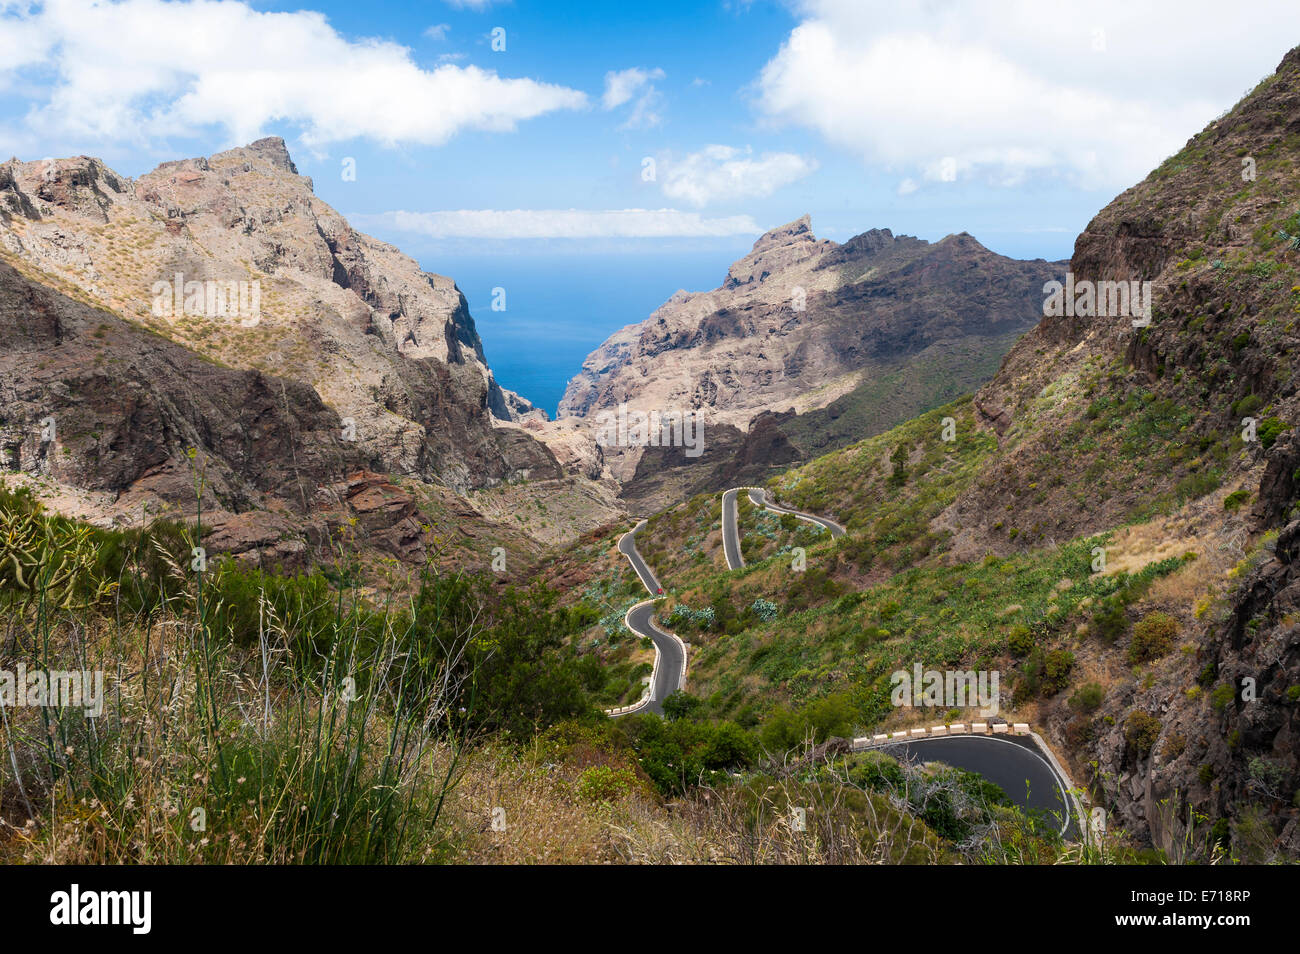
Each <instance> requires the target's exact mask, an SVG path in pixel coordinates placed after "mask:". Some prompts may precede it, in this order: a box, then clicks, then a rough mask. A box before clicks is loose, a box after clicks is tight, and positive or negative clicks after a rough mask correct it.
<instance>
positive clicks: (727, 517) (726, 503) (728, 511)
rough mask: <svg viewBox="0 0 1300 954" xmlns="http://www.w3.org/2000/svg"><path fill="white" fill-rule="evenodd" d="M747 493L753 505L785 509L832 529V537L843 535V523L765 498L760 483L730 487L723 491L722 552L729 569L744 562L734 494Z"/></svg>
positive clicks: (780, 511) (738, 566)
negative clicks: (757, 484)
mask: <svg viewBox="0 0 1300 954" xmlns="http://www.w3.org/2000/svg"><path fill="white" fill-rule="evenodd" d="M742 490H743V491H745V492H747V493H748V494H749V502H750V503H752V504H753V505H754V506H756V507H763V508H765V509H767V510H771V511H772V512H773V513H788V514H790V516H792V517H797V518H799V519H800V520H805V521H807V522H808V523H813V524H816V525H817V526H819V527H822V528H824V529H826V530H829V531H830V532H831V538H832V539H837V538H839V537H842V536H844V527H843V526H841V525H840V524H838V523H836V522H835V521H834V520H831V519H830V518H829V517H819V516H817V515H816V514H814V513H804V512H803V511H802V510H794V509H792V508H790V507H782V506H781V505H780V504H777V503H774V502H773V501H771V500H769V499H768V496H767V491H766V490H765V489H764V488H762V487H732V488H731V489H730V490H728V491H726V492H725V493H723V495H722V553H723V556H725V557H726V558H727V569H728V570H739V569H741V568H743V567H744V565H745V557H744V554H742V553H741V550H740V529H739V526H738V515H737V505H736V497H737V495H738V494H739V493H740V492H741V491H742Z"/></svg>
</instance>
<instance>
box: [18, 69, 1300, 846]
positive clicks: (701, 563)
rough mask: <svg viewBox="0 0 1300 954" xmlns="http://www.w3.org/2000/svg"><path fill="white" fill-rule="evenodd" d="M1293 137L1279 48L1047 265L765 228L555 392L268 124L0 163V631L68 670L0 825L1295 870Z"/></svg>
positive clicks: (49, 834)
mask: <svg viewBox="0 0 1300 954" xmlns="http://www.w3.org/2000/svg"><path fill="white" fill-rule="evenodd" d="M1246 156H1248V157H1249V158H1250V159H1251V160H1252V161H1251V164H1250V167H1249V168H1250V170H1251V172H1252V177H1250V178H1246V177H1244V176H1243V175H1242V169H1243V168H1244V167H1243V165H1242V158H1243V157H1246ZM1298 164H1300V48H1297V49H1296V50H1292V51H1291V52H1290V53H1288V54H1287V55H1286V56H1285V58H1284V59H1283V60H1282V61H1281V63H1280V64H1279V65H1278V67H1277V69H1276V70H1275V72H1273V73H1272V74H1270V75H1269V76H1268V77H1267V78H1265V79H1264V80H1263V81H1262V82H1260V83H1259V84H1258V85H1257V86H1256V87H1254V88H1253V89H1252V90H1251V91H1250V92H1249V93H1247V94H1246V96H1245V97H1244V98H1243V99H1242V100H1241V101H1240V102H1239V103H1237V105H1236V106H1235V107H1233V108H1232V109H1230V110H1228V111H1226V112H1225V113H1224V114H1223V115H1221V116H1220V117H1219V118H1217V119H1215V120H1213V121H1212V122H1210V123H1209V124H1208V125H1206V126H1205V127H1204V128H1203V129H1202V130H1201V131H1200V132H1198V133H1197V134H1196V135H1194V136H1192V137H1191V138H1190V139H1189V140H1188V141H1187V143H1186V145H1185V146H1184V147H1183V148H1181V149H1180V150H1178V151H1177V152H1176V153H1175V154H1173V155H1171V156H1169V158H1168V159H1166V160H1165V161H1163V162H1162V163H1161V164H1160V165H1159V166H1158V167H1156V168H1155V169H1153V170H1152V171H1150V173H1149V174H1148V175H1146V176H1145V177H1144V178H1142V179H1141V181H1139V182H1137V183H1136V184H1134V185H1132V186H1131V187H1129V188H1127V189H1125V190H1124V191H1123V192H1121V193H1120V194H1119V195H1117V196H1115V197H1114V198H1113V200H1111V201H1109V202H1108V203H1107V204H1106V205H1105V206H1104V207H1103V208H1101V209H1100V211H1098V212H1097V214H1096V216H1095V217H1094V218H1093V219H1092V220H1091V221H1090V222H1089V223H1088V225H1087V227H1086V228H1085V229H1084V230H1083V231H1082V232H1081V233H1080V234H1079V235H1078V237H1077V239H1076V241H1075V244H1074V251H1073V255H1072V256H1071V258H1070V259H1069V260H1068V261H1047V260H1045V259H1041V258H1040V259H1032V260H1021V259H1014V258H1010V257H1007V256H1003V255H1000V254H997V253H995V252H993V251H991V250H990V249H989V248H986V247H985V246H984V245H982V244H981V243H980V242H979V241H978V240H977V239H976V238H975V237H974V236H972V235H971V234H969V233H967V232H964V231H963V232H957V233H954V234H948V235H946V236H945V237H943V238H941V239H939V240H937V241H933V242H931V241H926V240H923V239H920V238H915V237H912V236H907V235H894V234H893V232H891V231H890V230H889V229H885V228H878V227H876V228H870V229H869V230H867V231H864V232H860V233H858V234H856V235H854V236H853V237H851V238H848V239H847V240H846V241H844V242H836V241H832V240H828V239H819V238H817V237H816V235H815V234H814V232H813V225H812V219H811V217H810V216H809V215H803V216H801V217H799V218H797V219H794V220H792V221H790V222H787V223H786V224H784V225H779V226H777V227H775V228H770V229H768V230H766V231H764V232H762V233H761V234H760V235H759V237H758V238H757V239H756V240H755V241H754V242H753V245H752V248H751V250H750V251H749V253H747V254H746V255H744V256H743V257H741V258H740V259H738V260H737V261H735V262H734V263H733V264H732V265H731V266H730V268H729V269H728V270H727V272H726V274H725V275H724V276H723V277H722V280H721V282H720V284H719V285H718V287H716V288H714V289H712V290H708V291H703V292H688V291H685V290H682V291H679V292H677V293H676V294H674V295H672V296H671V297H670V298H669V299H668V300H667V301H666V302H664V304H663V305H662V306H660V307H659V308H658V309H656V310H655V311H654V312H653V313H651V314H650V315H649V316H648V317H646V318H645V319H644V320H643V321H641V322H639V323H636V324H632V325H628V326H627V327H625V328H623V329H622V330H620V331H618V332H616V333H615V334H614V335H612V336H610V337H609V338H608V339H607V340H606V341H605V342H604V343H603V344H601V345H600V346H599V347H598V348H597V349H596V350H595V351H593V352H592V353H591V354H590V355H589V356H588V357H587V359H586V360H585V362H584V363H583V365H582V367H581V368H580V369H578V370H577V373H576V374H575V375H574V377H573V378H572V379H571V380H570V382H569V384H568V387H567V389H566V391H565V394H564V397H563V400H562V401H561V404H560V409H559V414H558V415H557V419H555V420H550V419H549V418H548V417H547V415H546V414H545V413H544V412H543V411H541V410H539V409H538V408H536V407H534V406H533V405H532V404H531V403H530V401H529V400H528V397H527V396H526V395H519V394H515V393H513V392H511V391H509V390H506V389H504V388H502V387H501V386H500V385H499V384H498V383H497V381H496V378H495V376H494V373H493V371H492V369H491V367H490V365H489V363H488V358H487V355H486V353H485V349H484V347H483V344H482V341H481V339H480V337H479V334H478V331H477V329H476V326H475V322H474V318H473V317H472V316H471V314H470V311H469V306H468V302H467V300H466V298H465V296H464V294H463V293H462V291H461V289H460V287H459V286H458V285H457V284H456V281H455V280H454V279H453V278H452V277H448V276H444V275H440V274H435V273H433V272H429V271H426V270H425V269H424V268H423V267H422V266H421V265H420V264H418V263H417V262H416V260H415V259H414V258H411V257H410V256H408V255H406V254H404V253H403V252H401V251H399V250H398V249H397V248H396V247H394V246H392V245H390V244H388V243H386V242H384V241H381V240H379V239H377V238H373V237H371V236H369V235H366V234H364V233H362V232H360V231H357V230H356V229H354V228H353V227H352V226H351V225H349V223H348V221H347V220H346V219H345V218H344V217H343V216H342V215H341V214H340V213H338V212H337V211H335V210H334V209H333V208H331V207H330V206H329V205H327V204H326V203H325V202H324V201H323V200H322V199H321V198H319V197H318V196H317V194H316V191H315V184H314V182H313V180H312V179H311V178H310V177H308V176H304V175H301V174H300V173H299V169H298V166H297V165H296V164H295V161H294V159H293V158H292V157H291V156H290V153H289V149H288V146H287V145H286V143H285V141H284V140H283V139H281V138H279V137H274V136H272V137H265V138H259V139H256V140H254V141H252V142H251V143H249V144H248V145H246V146H242V147H236V148H233V149H228V150H224V151H220V152H217V153H214V154H212V155H210V156H207V157H195V158H189V159H183V160H177V161H168V162H164V163H162V164H161V165H159V166H158V167H157V168H156V169H154V170H153V171H151V172H148V173H146V174H144V175H142V176H140V177H138V178H131V177H127V176H124V175H121V174H119V173H117V172H115V171H113V170H112V169H111V168H109V167H108V165H106V164H105V163H104V162H103V161H101V160H99V159H95V158H91V157H89V156H75V157H71V158H66V159H46V160H38V161H19V160H17V159H13V160H10V161H8V162H5V163H3V164H0V337H2V338H3V341H4V344H3V347H2V348H0V445H2V448H3V463H4V466H5V472H4V473H3V479H2V480H0V610H2V613H3V615H2V619H3V627H4V628H3V631H2V632H0V656H2V657H3V661H4V663H5V665H4V666H3V667H0V669H4V670H5V671H8V670H10V669H15V671H16V666H17V665H21V666H23V667H24V670H23V671H27V667H38V668H45V669H49V670H51V671H59V672H64V671H67V672H74V671H75V672H90V671H93V672H97V673H99V674H100V675H101V676H102V677H103V678H104V681H105V685H106V687H107V688H106V692H107V696H106V698H107V699H109V700H110V702H109V704H108V705H107V707H106V709H105V710H104V711H103V713H102V717H101V714H100V713H97V714H96V717H95V720H94V721H91V720H89V719H87V718H82V717H81V715H80V714H79V713H73V712H71V711H67V708H66V707H58V706H52V707H49V706H47V707H41V706H39V705H29V704H27V703H26V702H25V701H24V702H23V703H19V702H17V701H12V702H11V701H9V700H8V699H7V698H6V697H5V695H4V693H5V689H4V686H3V685H0V709H3V711H4V712H5V714H6V719H5V722H4V724H3V726H0V728H2V729H3V732H2V733H0V738H2V739H3V748H4V755H5V761H6V763H7V764H6V767H5V768H4V769H3V774H0V822H2V824H0V858H3V859H4V860H5V861H7V862H12V863H64V864H69V863H70V864H87V863H92V864H123V863H125V864H152V863H167V864H181V863H204V864H214V865H220V864H232V863H233V864H263V863H271V864H304V863H313V864H314V863H321V864H335V863H347V864H376V863H393V864H397V863H402V864H406V863H423V862H439V863H449V864H455V863H487V862H507V863H525V862H537V863H634V862H636V863H641V862H645V863H678V862H683V863H685V862H689V863H757V862H762V863H767V862H774V863H775V862H783V863H831V864H838V863H848V862H854V863H858V862H861V863H874V864H917V865H934V864H954V865H955V864H971V863H977V864H999V865H1004V864H1071V865H1074V864H1080V865H1102V864H1105V865H1111V864H1137V863H1144V864H1145V863H1151V864H1168V863H1173V864H1195V865H1211V864H1212V865H1218V864H1228V863H1241V864H1274V863H1294V862H1295V861H1296V860H1297V859H1300V790H1298V788H1297V786H1298V785H1300V580H1298V579H1297V576H1298V575H1300V571H1298V570H1297V567H1300V437H1298V436H1297V430H1296V425H1297V423H1300V390H1298V389H1300V379H1297V377H1296V360H1297V356H1298V355H1300V179H1297V176H1296V172H1297V166H1298ZM757 231H758V230H757V229H756V230H755V232H757ZM10 663H13V664H14V665H13V666H11V665H10ZM927 672H934V673H948V674H960V676H961V678H962V679H964V680H966V681H967V682H968V683H969V684H970V685H971V686H978V687H980V694H981V695H980V698H979V699H978V700H976V701H972V699H970V698H968V697H967V696H966V694H965V693H963V695H962V697H961V701H953V700H952V699H950V698H948V697H946V696H943V695H929V694H925V693H921V692H916V693H911V692H904V693H898V692H895V691H894V690H895V688H896V686H897V685H898V684H899V682H900V679H899V678H897V677H898V675H899V674H900V673H901V674H903V676H904V677H906V678H908V679H911V678H912V677H911V676H910V674H912V673H916V674H918V675H919V674H922V673H927ZM990 687H992V688H991V689H990ZM990 692H991V693H992V694H993V695H992V698H985V697H987V696H988V695H989V693H990ZM14 698H15V700H16V699H17V696H15V697H14ZM23 698H24V700H25V699H26V696H24V697H23ZM976 702H978V704H976ZM194 808H199V809H201V810H202V812H203V816H204V818H205V819H206V821H205V824H206V825H209V826H210V827H208V828H204V829H203V831H204V832H205V834H204V835H203V836H202V837H193V836H194V834H195V833H196V832H198V831H199V829H197V828H194V827H192V825H191V824H190V821H189V819H190V814H191V812H192V810H193V809H194ZM805 836H808V837H805Z"/></svg>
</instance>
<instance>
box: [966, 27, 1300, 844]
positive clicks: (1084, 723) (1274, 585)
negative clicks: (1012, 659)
mask: <svg viewBox="0 0 1300 954" xmlns="http://www.w3.org/2000/svg"><path fill="white" fill-rule="evenodd" d="M1297 173H1300V49H1297V50H1293V51H1292V52H1291V53H1290V54H1288V55H1287V57H1286V58H1285V59H1284V60H1283V61H1282V63H1281V65H1280V66H1279V67H1278V69H1277V71H1276V73H1275V74H1274V75H1273V76H1271V77H1269V78H1268V79H1266V80H1265V81H1263V82H1262V83H1261V84H1260V85H1259V86H1258V87H1257V88H1256V89H1255V90H1254V91H1252V92H1251V93H1250V94H1249V95H1248V96H1247V97H1246V98H1245V99H1244V100H1242V102H1241V103H1239V104H1238V105H1237V107H1236V108H1234V109H1233V110H1232V111H1230V112H1229V113H1228V114H1226V115H1225V116H1223V117H1221V118H1219V119H1218V120H1216V121H1214V122H1213V123H1211V124H1210V125H1209V126H1207V127H1206V128H1205V129H1204V130H1203V131H1202V132H1201V133H1199V134H1198V135H1196V136H1195V137H1193V138H1192V139H1191V140H1189V142H1188V143H1187V145H1186V146H1185V147H1184V148H1183V149H1182V150H1181V151H1180V152H1179V153H1178V154H1176V155H1174V156H1172V157H1170V158H1169V159H1168V160H1166V161H1165V162H1164V163H1163V164H1162V165H1161V166H1160V167H1159V168H1157V169H1156V170H1155V171H1153V172H1152V173H1151V174H1150V175H1149V176H1148V177H1147V178H1146V179H1145V180H1144V181H1142V182H1141V183H1139V184H1137V185H1136V186H1134V187H1133V188H1131V189H1129V190H1127V191H1126V192H1124V193H1123V194H1121V195H1120V196H1118V197H1117V198H1116V199H1115V200H1114V201H1113V202H1111V203H1110V204H1109V205H1108V206H1107V207H1106V208H1105V209H1103V210H1102V211H1101V212H1100V213H1098V215H1097V216H1096V217H1095V218H1094V219H1093V221H1092V222H1091V223H1090V224H1089V225H1088V227H1087V229H1086V230H1085V231H1084V232H1083V233H1082V234H1081V235H1080V236H1079V238H1078V240H1077V242H1076V244H1075V251H1074V256H1073V258H1072V260H1071V262H1070V272H1071V273H1072V275H1073V280H1074V282H1075V283H1076V286H1077V287H1078V286H1081V285H1082V284H1083V283H1087V282H1093V283H1100V282H1134V281H1136V282H1150V287H1151V306H1152V307H1151V309H1150V312H1151V313H1150V324H1149V325H1148V326H1146V327H1134V324H1133V321H1132V319H1131V317H1130V316H1126V315H1115V314H1113V313H1112V314H1095V313H1094V314H1078V313H1077V314H1075V315H1073V316H1069V315H1065V314H1061V315H1055V316H1052V317H1047V318H1044V319H1043V320H1042V322H1041V323H1040V324H1039V325H1038V326H1037V327H1036V328H1035V329H1034V330H1033V331H1032V332H1030V333H1029V334H1027V335H1025V336H1024V337H1023V338H1022V339H1021V340H1020V342H1019V343H1018V344H1017V345H1016V347H1015V348H1014V349H1012V351H1011V353H1010V354H1009V355H1008V356H1007V358H1006V361H1005V362H1004V364H1003V367H1002V369H1001V371H1000V372H999V373H998V375H997V376H996V377H995V378H994V379H993V380H992V381H991V382H990V383H989V384H988V385H987V386H986V387H984V388H983V389H981V390H980V391H979V392H978V394H977V395H976V399H975V403H976V406H977V409H978V412H979V414H980V416H981V419H982V422H983V424H984V425H985V426H986V427H988V428H989V429H990V430H991V431H993V432H995V433H996V434H997V436H998V441H999V451H998V454H997V456H996V458H995V459H994V460H993V461H991V462H990V463H989V464H988V465H987V466H986V467H985V468H984V469H983V472H982V474H981V476H980V478H979V479H978V480H977V481H975V482H974V483H973V484H972V486H970V488H969V489H968V490H967V491H965V492H964V493H963V494H962V495H961V496H960V497H959V498H958V500H957V501H956V502H955V503H954V504H953V506H952V507H951V508H950V509H949V510H948V511H947V512H946V513H945V515H944V517H943V519H942V521H941V523H942V525H943V527H944V528H945V529H948V530H950V531H952V533H953V538H952V544H953V546H952V551H953V553H954V555H955V556H957V557H958V558H962V559H969V558H978V557H981V556H983V555H984V554H986V553H988V552H989V551H990V550H992V551H994V552H1006V551H1009V550H1024V549H1028V548H1033V547H1039V546H1045V545H1046V546H1050V545H1051V544H1052V542H1053V541H1063V540H1066V539H1070V538H1072V537H1077V536H1080V535H1090V534H1093V533H1100V532H1106V531H1113V532H1119V531H1116V530H1115V528H1117V527H1120V526H1122V525H1123V524H1126V523H1133V524H1143V525H1144V526H1143V529H1141V530H1137V531H1134V532H1133V533H1131V534H1128V539H1129V540H1133V539H1138V538H1140V539H1143V540H1145V541H1146V542H1145V543H1144V546H1145V548H1146V549H1147V551H1148V552H1156V551H1161V552H1178V553H1181V552H1182V551H1183V550H1188V551H1192V552H1195V553H1197V554H1198V556H1197V560H1196V561H1195V563H1194V564H1193V566H1194V567H1197V569H1195V570H1194V571H1193V570H1189V571H1188V572H1187V574H1186V575H1185V582H1184V583H1181V584H1179V586H1173V585H1171V586H1169V587H1166V588H1163V589H1160V588H1157V589H1156V590H1154V591H1153V592H1154V593H1155V594H1156V595H1155V596H1154V598H1153V600H1152V601H1150V602H1148V603H1147V604H1146V608H1147V609H1151V608H1158V609H1160V610H1162V611H1165V612H1167V613H1169V614H1172V615H1173V616H1174V617H1176V618H1177V619H1178V620H1179V622H1180V625H1181V627H1182V628H1183V629H1182V631H1183V632H1184V633H1185V634H1187V636H1188V640H1189V642H1188V644H1187V645H1185V646H1183V647H1182V649H1183V651H1182V652H1181V653H1175V654H1172V655H1170V656H1169V657H1166V658H1164V659H1162V660H1160V661H1159V662H1156V663H1153V664H1151V665H1150V666H1149V667H1147V666H1144V667H1141V668H1142V670H1143V672H1142V674H1141V676H1140V678H1139V677H1138V676H1137V675H1135V672H1136V670H1135V668H1134V667H1133V666H1131V665H1130V664H1129V663H1127V662H1126V661H1125V660H1124V659H1123V658H1122V656H1121V654H1119V653H1115V654H1114V656H1113V657H1108V656H1107V655H1103V657H1102V658H1101V660H1100V662H1099V666H1100V670H1099V671H1100V672H1101V673H1102V674H1103V675H1102V676H1101V677H1100V678H1101V681H1102V683H1103V684H1104V685H1105V686H1106V689H1107V691H1106V696H1105V701H1104V703H1103V704H1102V705H1101V707H1100V708H1099V709H1098V710H1097V712H1096V713H1095V714H1090V715H1082V714H1080V713H1078V712H1076V711H1074V710H1073V709H1072V708H1071V707H1069V706H1067V705H1066V704H1065V700H1064V698H1062V699H1060V700H1058V701H1057V703H1056V704H1055V705H1054V706H1053V707H1051V708H1050V710H1049V715H1048V722H1049V725H1050V726H1051V727H1052V730H1053V732H1054V734H1055V736H1056V738H1057V740H1058V742H1060V743H1061V744H1062V745H1063V746H1065V747H1066V748H1067V749H1068V750H1069V751H1071V752H1072V753H1074V754H1075V755H1077V758H1078V762H1079V763H1080V764H1081V765H1086V766H1090V768H1088V769H1085V770H1084V771H1085V774H1086V775H1087V776H1089V781H1090V782H1091V783H1092V785H1093V786H1094V792H1095V793H1096V794H1097V795H1098V796H1099V799H1100V803H1101V804H1103V805H1105V806H1106V807H1107V808H1108V809H1110V810H1112V811H1113V812H1115V813H1116V816H1117V817H1118V818H1120V819H1121V820H1122V821H1123V822H1124V823H1125V825H1126V827H1127V828H1129V830H1131V831H1134V832H1136V833H1138V834H1139V835H1140V836H1142V837H1149V838H1150V839H1151V840H1152V841H1153V842H1154V843H1155V844H1156V845H1158V846H1160V847H1162V848H1165V849H1166V850H1168V851H1170V852H1171V853H1173V854H1175V855H1177V854H1179V853H1181V852H1185V851H1187V850H1188V840H1187V838H1186V836H1187V828H1188V820H1189V818H1190V817H1193V816H1199V817H1200V819H1202V821H1201V823H1200V825H1199V828H1200V832H1199V834H1197V835H1196V838H1195V839H1192V841H1195V842H1197V843H1199V844H1200V845H1201V847H1203V846H1204V845H1203V836H1204V835H1205V834H1206V831H1207V829H1208V830H1213V833H1214V837H1215V839H1216V840H1217V842H1218V843H1219V844H1221V845H1222V846H1224V847H1225V848H1228V849H1230V850H1231V851H1232V852H1233V853H1234V854H1235V855H1236V856H1238V857H1242V858H1245V859H1247V860H1257V861H1262V860H1268V859H1271V858H1276V857H1295V856H1296V855H1297V854H1300V827H1298V826H1300V802H1298V801H1297V798H1298V797H1300V796H1297V795H1296V791H1297V787H1300V763H1297V731H1298V728H1297V722H1296V719H1297V706H1298V705H1300V698H1298V697H1297V695H1296V693H1298V692H1300V689H1296V688H1295V687H1296V686H1297V685H1298V684H1300V614H1298V613H1297V612H1296V607H1297V605H1298V604H1297V596H1296V592H1297V584H1296V575H1297V570H1296V565H1297V563H1296V560H1297V555H1300V551H1298V550H1297V537H1298V535H1300V522H1296V521H1295V519H1294V518H1295V517H1296V516H1297V515H1300V513H1298V512H1297V510H1296V504H1297V496H1298V494H1300V442H1298V441H1297V439H1296V432H1295V431H1294V430H1293V428H1294V426H1295V425H1296V424H1297V423H1300V381H1298V380H1297V378H1296V370H1297V368H1296V361H1297V355H1300V327H1298V326H1297V321H1298V320H1300V319H1298V318H1297V316H1300V177H1298V175H1297ZM1274 535H1276V539H1274ZM1151 538H1159V539H1155V540H1154V542H1152V539H1151ZM1162 548H1163V550H1162ZM1234 563H1235V564H1236V565H1235V566H1234ZM1225 571H1226V572H1225ZM1179 587H1182V588H1181V589H1179ZM1128 615H1129V622H1130V623H1131V622H1134V621H1135V620H1136V616H1137V611H1130V612H1129V614H1128ZM1071 645H1074V646H1076V647H1077V646H1079V645H1080V644H1078V643H1074V644H1071ZM1084 645H1085V646H1086V644H1084ZM1152 720H1154V721H1152ZM1134 726H1138V727H1143V726H1146V727H1148V728H1147V730H1146V731H1135V730H1134ZM1152 726H1154V728H1150V727H1152Z"/></svg>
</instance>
